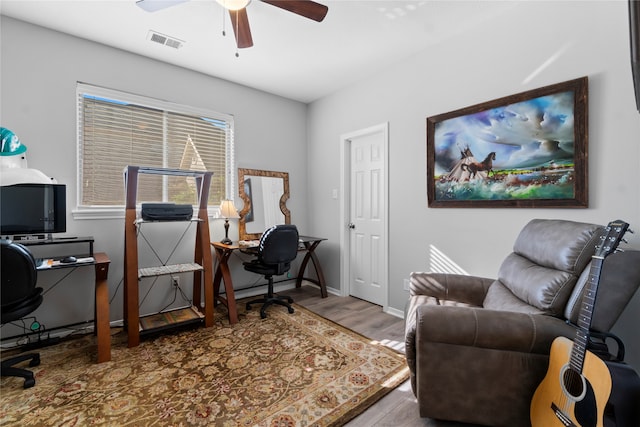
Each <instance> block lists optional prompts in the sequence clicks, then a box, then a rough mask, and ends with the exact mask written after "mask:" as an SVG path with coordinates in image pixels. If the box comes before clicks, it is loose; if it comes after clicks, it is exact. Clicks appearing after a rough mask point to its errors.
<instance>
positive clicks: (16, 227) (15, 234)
mask: <svg viewBox="0 0 640 427" xmlns="http://www.w3.org/2000/svg"><path fill="white" fill-rule="evenodd" d="M66 191H67V188H66V186H65V185H63V184H15V185H7V186H2V187H0V235H2V236H8V237H12V238H14V239H15V240H19V238H32V239H49V240H50V239H51V234H52V233H64V232H65V231H67V197H66Z"/></svg>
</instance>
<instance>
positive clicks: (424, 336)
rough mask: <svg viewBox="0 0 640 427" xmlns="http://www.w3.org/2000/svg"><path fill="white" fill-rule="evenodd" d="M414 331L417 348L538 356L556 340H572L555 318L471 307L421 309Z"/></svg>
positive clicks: (571, 333)
mask: <svg viewBox="0 0 640 427" xmlns="http://www.w3.org/2000/svg"><path fill="white" fill-rule="evenodd" d="M415 327H416V338H415V339H416V345H417V346H420V345H422V344H424V343H427V342H438V343H445V344H453V345H462V346H472V347H481V348H489V349H494V350H504V351H518V352H526V353H538V354H549V350H550V348H551V342H552V341H553V340H554V339H555V338H556V337H558V336H565V337H567V338H569V339H572V338H573V337H574V336H575V329H574V327H573V326H571V325H569V324H567V323H566V322H565V321H563V320H561V319H558V318H555V317H551V316H545V315H531V314H526V313H516V312H508V311H495V310H488V309H485V308H473V307H443V306H433V305H422V306H420V307H418V308H417V310H416V326H415Z"/></svg>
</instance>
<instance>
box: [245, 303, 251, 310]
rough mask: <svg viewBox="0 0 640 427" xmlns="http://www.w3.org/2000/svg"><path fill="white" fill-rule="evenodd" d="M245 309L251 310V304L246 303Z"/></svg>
mask: <svg viewBox="0 0 640 427" xmlns="http://www.w3.org/2000/svg"><path fill="white" fill-rule="evenodd" d="M246 309H247V311H249V310H251V304H249V303H247V306H246Z"/></svg>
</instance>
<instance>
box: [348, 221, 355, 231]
mask: <svg viewBox="0 0 640 427" xmlns="http://www.w3.org/2000/svg"><path fill="white" fill-rule="evenodd" d="M347 227H349V228H350V229H352V230H353V229H354V228H356V225H355V224H354V223H352V222H350V223H349V224H348V225H347Z"/></svg>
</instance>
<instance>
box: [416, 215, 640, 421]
mask: <svg viewBox="0 0 640 427" xmlns="http://www.w3.org/2000/svg"><path fill="white" fill-rule="evenodd" d="M603 230H604V227H602V226H599V225H595V224H586V223H578V222H573V221H565V220H541V219H535V220H532V221H531V222H529V223H528V224H527V225H526V226H525V227H524V228H523V230H522V231H521V232H520V234H519V235H518V238H517V239H516V242H515V244H514V248H513V252H512V253H511V254H509V255H508V256H507V258H506V259H505V260H504V261H503V263H502V265H501V267H500V269H499V272H498V278H497V279H489V278H483V277H475V276H465V275H457V274H447V273H424V272H414V273H412V274H411V277H410V298H409V301H408V304H407V309H406V316H405V319H406V324H405V350H406V358H407V363H408V365H409V368H410V371H411V386H412V389H413V392H414V394H415V395H416V397H417V401H418V405H419V410H420V416H421V417H429V418H434V419H443V420H452V421H461V422H466V423H473V424H480V425H487V426H496V427H499V426H510V427H516V426H529V425H530V421H529V410H530V403H531V398H532V396H533V394H534V392H535V390H536V388H537V386H538V385H539V383H540V382H541V381H542V379H543V378H544V376H545V373H546V371H547V368H548V363H549V351H550V347H551V343H552V341H553V340H554V339H555V338H556V337H558V336H565V337H567V338H570V339H573V338H574V337H575V331H576V329H575V327H574V326H573V325H572V324H571V323H570V322H573V323H574V324H575V323H576V321H577V316H578V313H579V303H580V301H581V297H582V292H583V291H584V287H585V284H586V283H587V280H588V276H589V270H590V268H589V266H590V260H591V257H592V256H593V253H594V251H595V248H596V246H597V245H599V244H600V240H601V236H602V232H603ZM639 285H640V251H632V250H629V251H625V252H620V253H616V254H612V255H609V256H608V257H606V258H605V261H604V264H603V267H602V274H601V279H600V283H599V290H598V296H597V300H596V304H595V307H594V312H593V318H592V330H594V331H599V332H608V331H609V330H610V329H611V327H612V326H613V325H614V323H615V322H616V320H617V319H618V317H619V316H620V314H621V313H622V311H623V310H624V308H625V307H626V305H627V303H628V302H629V300H630V299H631V297H632V296H633V294H634V293H635V291H636V290H637V288H638V286H639Z"/></svg>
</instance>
